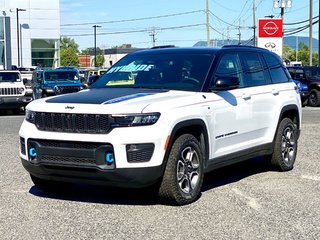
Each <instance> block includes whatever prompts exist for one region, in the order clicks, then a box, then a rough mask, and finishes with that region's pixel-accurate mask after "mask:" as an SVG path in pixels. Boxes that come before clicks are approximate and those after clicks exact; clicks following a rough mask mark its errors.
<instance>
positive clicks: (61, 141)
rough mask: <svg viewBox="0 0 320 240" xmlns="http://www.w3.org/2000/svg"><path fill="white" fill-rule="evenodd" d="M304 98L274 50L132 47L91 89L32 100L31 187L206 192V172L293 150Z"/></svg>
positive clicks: (280, 157)
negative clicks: (84, 185) (85, 186)
mask: <svg viewBox="0 0 320 240" xmlns="http://www.w3.org/2000/svg"><path fill="white" fill-rule="evenodd" d="M300 124H301V101H300V95H299V92H298V90H297V89H296V85H295V84H294V83H293V82H292V80H291V78H290V75H289V74H288V72H287V71H286V69H285V67H284V66H283V64H282V61H281V59H280V58H279V57H277V56H276V55H275V54H273V53H271V52H269V51H267V50H263V49H259V48H253V47H238V46H237V47H236V46H229V47H224V48H221V49H214V48H175V47H170V48H159V49H149V50H143V51H137V52H135V53H132V54H128V55H127V56H125V57H124V58H122V59H121V60H120V61H119V62H117V63H116V64H115V65H114V66H112V67H111V68H110V69H109V70H108V71H107V72H106V73H105V74H104V75H103V76H102V77H101V78H100V79H99V80H98V81H97V82H96V83H94V84H93V85H92V86H91V87H90V88H89V89H87V90H83V91H80V92H78V93H72V94H67V95H61V96H54V97H50V98H45V99H39V100H36V101H33V102H32V103H30V104H29V105H28V106H27V113H26V119H25V120H24V122H23V124H22V126H21V129H20V157H21V159H22V164H23V166H24V167H25V169H26V170H27V171H28V172H29V173H30V175H31V178H32V180H33V182H34V184H35V185H36V186H37V187H39V188H41V189H43V190H54V189H59V188H62V187H65V186H66V183H75V182H85V183H97V184H101V183H102V184H106V185H111V186H125V187H145V186H150V185H154V186H157V187H158V193H159V196H160V197H161V198H162V199H164V200H166V201H168V202H170V203H172V204H178V205H183V204H188V203H191V202H193V201H195V200H196V199H197V197H199V195H200V191H201V186H202V182H203V176H204V173H205V172H208V171H210V170H213V169H216V168H219V167H222V166H225V165H229V164H232V163H236V162H239V161H243V160H246V159H248V158H252V157H255V156H261V155H264V156H267V157H268V159H269V160H270V162H271V164H272V165H273V166H276V167H277V168H278V169H279V170H281V171H287V170H291V169H292V168H293V164H294V161H295V158H296V154H297V140H298V137H299V133H300Z"/></svg>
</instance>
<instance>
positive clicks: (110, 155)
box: [106, 153, 114, 165]
mask: <svg viewBox="0 0 320 240" xmlns="http://www.w3.org/2000/svg"><path fill="white" fill-rule="evenodd" d="M106 163H107V164H108V165H111V164H113V163H114V155H113V153H106Z"/></svg>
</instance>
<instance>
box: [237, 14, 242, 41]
mask: <svg viewBox="0 0 320 240" xmlns="http://www.w3.org/2000/svg"><path fill="white" fill-rule="evenodd" d="M240 22H241V21H240V19H239V26H238V31H239V32H238V34H237V35H238V36H239V40H238V41H239V42H238V45H241V30H240Z"/></svg>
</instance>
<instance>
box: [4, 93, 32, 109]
mask: <svg viewBox="0 0 320 240" xmlns="http://www.w3.org/2000/svg"><path fill="white" fill-rule="evenodd" d="M32 100H33V99H32V97H31V96H12V97H11V96H5V97H1V96H0V109H11V108H19V107H24V106H26V105H27V104H28V103H30V102H31V101H32Z"/></svg>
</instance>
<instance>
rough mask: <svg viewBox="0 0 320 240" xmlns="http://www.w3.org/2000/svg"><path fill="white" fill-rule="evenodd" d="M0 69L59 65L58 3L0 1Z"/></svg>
mask: <svg viewBox="0 0 320 240" xmlns="http://www.w3.org/2000/svg"><path fill="white" fill-rule="evenodd" d="M0 10H1V12H0V69H11V67H12V66H13V65H14V66H24V67H28V66H37V65H38V66H39V65H41V66H43V67H57V66H59V39H60V5H59V0H50V1H46V0H45V1H44V0H0Z"/></svg>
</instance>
